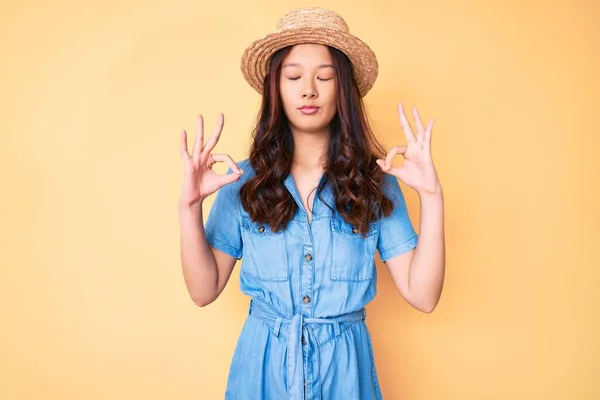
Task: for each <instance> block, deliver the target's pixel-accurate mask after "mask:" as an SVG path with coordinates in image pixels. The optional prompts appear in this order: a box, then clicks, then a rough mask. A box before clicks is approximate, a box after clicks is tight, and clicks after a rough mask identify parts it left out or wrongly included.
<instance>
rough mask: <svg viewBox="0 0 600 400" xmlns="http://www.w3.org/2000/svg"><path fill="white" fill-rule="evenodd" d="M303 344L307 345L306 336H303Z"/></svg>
mask: <svg viewBox="0 0 600 400" xmlns="http://www.w3.org/2000/svg"><path fill="white" fill-rule="evenodd" d="M302 344H306V338H305V337H304V335H303V336H302Z"/></svg>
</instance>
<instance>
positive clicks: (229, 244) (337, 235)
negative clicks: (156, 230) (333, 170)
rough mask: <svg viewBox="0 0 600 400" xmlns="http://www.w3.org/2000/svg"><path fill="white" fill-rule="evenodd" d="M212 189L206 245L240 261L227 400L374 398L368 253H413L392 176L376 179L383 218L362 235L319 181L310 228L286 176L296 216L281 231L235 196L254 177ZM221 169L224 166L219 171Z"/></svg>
mask: <svg viewBox="0 0 600 400" xmlns="http://www.w3.org/2000/svg"><path fill="white" fill-rule="evenodd" d="M238 165H239V166H240V168H242V169H243V170H244V174H243V175H242V177H241V178H240V179H239V180H238V181H237V182H234V183H232V184H229V185H226V186H224V187H222V188H221V189H219V191H218V192H217V195H216V199H215V201H214V203H213V206H212V208H211V210H210V212H209V215H208V217H207V219H206V224H205V232H206V238H207V240H208V243H209V244H210V245H211V246H212V247H214V248H215V249H218V250H220V251H222V252H224V253H227V254H229V255H231V256H232V257H235V258H237V259H242V264H241V270H240V275H239V276H240V288H241V291H242V292H243V293H245V294H247V295H248V296H250V302H249V303H250V305H249V310H248V316H247V318H246V320H245V323H244V325H243V327H242V331H241V334H240V336H239V339H238V341H237V344H236V348H235V351H234V354H233V359H232V361H231V367H230V370H229V377H228V381H227V388H226V393H225V398H226V399H228V400H234V399H235V400H241V399H248V400H271V399H277V400H279V399H290V400H305V399H306V400H308V399H311V400H317V399H318V400H329V399H336V400H344V399H347V400H350V399H352V400H359V399H360V400H370V399H381V398H382V395H381V391H380V388H379V383H378V379H377V372H376V369H375V363H374V357H373V348H372V346H371V337H370V335H369V331H368V329H367V325H366V323H365V317H366V313H365V310H364V307H365V305H366V304H368V303H369V302H370V301H371V300H372V299H373V297H374V296H375V294H376V291H377V290H376V283H377V270H376V268H375V251H376V250H377V251H378V252H379V255H380V258H381V259H382V260H383V261H386V260H388V259H389V258H391V257H394V256H396V255H399V254H402V253H404V252H406V251H409V250H411V249H413V248H414V247H415V246H416V245H417V234H416V232H415V230H414V229H413V226H412V224H411V221H410V219H409V216H408V213H407V209H406V204H405V200H404V196H403V194H402V192H401V189H400V186H399V184H398V181H397V179H396V178H395V177H394V176H391V175H388V174H385V181H384V185H383V189H384V193H385V194H386V195H387V196H388V198H390V199H391V200H392V201H393V202H394V207H395V208H394V211H393V213H392V214H391V215H390V216H388V217H386V218H382V219H380V220H379V221H376V222H373V223H372V224H371V226H370V228H369V232H368V234H367V236H366V237H364V238H363V237H362V235H361V234H360V232H358V231H357V230H356V229H355V228H354V227H353V226H352V225H350V224H348V223H347V222H346V221H344V219H343V218H342V217H341V215H340V214H339V213H338V212H337V210H336V211H335V212H332V211H331V210H330V209H329V208H328V207H327V206H326V205H325V203H327V204H329V205H330V206H331V207H332V208H333V209H334V210H335V209H336V208H335V201H334V197H333V194H332V191H331V188H330V187H329V185H327V186H326V187H325V189H324V190H323V191H322V192H321V197H322V199H320V198H319V196H315V200H314V202H313V207H312V210H313V211H312V218H311V223H310V224H309V223H308V218H307V214H306V211H305V210H304V206H303V203H302V199H301V198H300V194H299V192H298V190H297V188H296V185H295V183H294V180H293V179H292V176H291V175H289V176H288V177H287V178H286V180H285V182H284V183H285V187H286V188H287V190H288V191H289V192H290V193H291V195H292V196H293V198H294V200H295V201H296V202H297V204H298V211H297V213H296V215H295V216H294V218H293V220H292V221H291V222H290V223H289V224H288V225H287V227H286V229H285V230H284V231H280V232H272V231H271V229H270V228H269V226H268V225H266V224H260V223H256V222H253V221H252V220H251V219H250V217H249V215H248V213H247V212H246V211H245V210H244V209H243V207H242V206H241V203H240V200H239V196H238V194H239V189H240V187H241V186H242V185H243V184H244V183H245V182H246V181H247V180H248V179H249V178H250V177H252V176H253V175H254V171H253V170H252V167H251V166H250V163H249V161H248V160H247V159H246V160H244V161H241V162H240V163H238ZM228 173H231V170H229V171H228Z"/></svg>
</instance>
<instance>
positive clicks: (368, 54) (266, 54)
mask: <svg viewBox="0 0 600 400" xmlns="http://www.w3.org/2000/svg"><path fill="white" fill-rule="evenodd" d="M304 43H314V44H322V45H327V46H331V47H334V48H336V49H338V50H340V51H341V52H343V53H344V54H346V56H348V58H349V59H350V61H351V62H352V65H353V68H354V74H355V77H356V82H357V84H358V88H359V91H360V95H361V97H364V96H365V95H366V94H367V93H368V92H369V90H371V88H372V87H373V85H374V84H375V80H376V79H377V73H378V68H379V65H378V63H377V57H376V56H375V53H374V52H373V50H371V48H370V47H369V46H368V45H367V44H366V43H364V42H363V41H362V40H360V39H359V38H357V37H356V36H354V35H351V34H349V33H344V32H340V31H337V30H329V29H323V28H310V27H305V28H297V29H286V30H283V31H278V32H272V33H269V34H268V35H266V36H264V37H263V38H261V39H258V40H256V41H254V42H253V43H252V44H251V45H250V46H248V48H246V50H245V51H244V54H243V56H242V62H241V70H242V74H243V75H244V78H245V79H246V81H247V82H248V83H249V84H250V86H251V87H253V88H254V89H255V90H256V91H257V92H258V93H260V94H262V92H263V82H264V78H265V76H266V75H267V72H268V68H269V61H270V59H271V57H272V56H273V54H275V53H276V52H277V51H278V50H280V49H282V48H284V47H287V46H293V45H297V44H304Z"/></svg>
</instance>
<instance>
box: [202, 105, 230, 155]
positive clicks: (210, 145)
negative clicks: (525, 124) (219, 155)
mask: <svg viewBox="0 0 600 400" xmlns="http://www.w3.org/2000/svg"><path fill="white" fill-rule="evenodd" d="M224 124H225V116H224V115H223V114H222V113H221V114H219V119H218V120H217V126H215V129H214V130H213V133H212V135H211V136H210V138H208V140H207V141H206V144H205V145H204V148H203V149H202V152H203V153H205V154H207V153H210V152H211V151H212V150H213V149H214V148H215V146H216V145H217V142H218V141H219V138H220V137H221V132H222V131H223V125H224Z"/></svg>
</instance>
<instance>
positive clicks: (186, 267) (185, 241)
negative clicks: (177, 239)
mask: <svg viewBox="0 0 600 400" xmlns="http://www.w3.org/2000/svg"><path fill="white" fill-rule="evenodd" d="M179 223H180V230H181V265H182V268H183V277H184V281H185V285H186V288H187V290H188V293H189V295H190V297H191V299H192V300H193V301H194V303H195V304H196V305H198V306H200V307H203V306H205V305H208V304H210V303H212V302H213V301H215V300H216V299H217V297H219V295H220V294H221V292H222V291H223V289H224V288H225V285H226V284H227V281H228V280H229V277H230V276H231V272H232V271H233V267H234V265H235V262H236V259H235V258H234V257H232V256H230V255H228V254H225V253H223V252H221V251H219V250H216V249H214V248H212V247H211V246H210V245H209V244H208V242H207V240H206V235H205V233H204V218H203V215H202V203H196V204H193V205H187V204H180V206H179Z"/></svg>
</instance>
